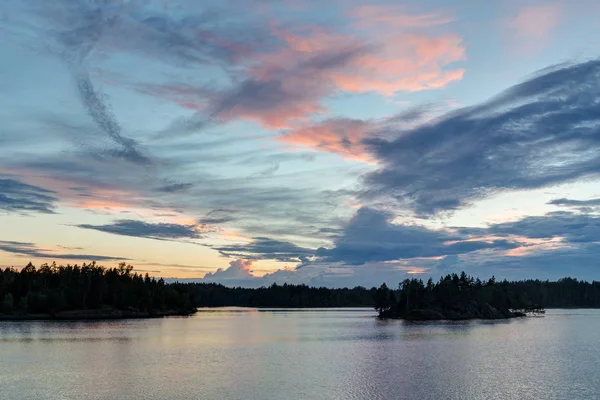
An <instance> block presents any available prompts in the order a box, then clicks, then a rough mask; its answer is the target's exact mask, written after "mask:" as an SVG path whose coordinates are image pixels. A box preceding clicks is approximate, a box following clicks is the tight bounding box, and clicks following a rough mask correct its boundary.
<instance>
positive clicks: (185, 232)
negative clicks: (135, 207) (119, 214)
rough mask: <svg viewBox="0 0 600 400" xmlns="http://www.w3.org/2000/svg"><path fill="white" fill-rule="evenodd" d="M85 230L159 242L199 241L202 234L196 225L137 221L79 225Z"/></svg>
mask: <svg viewBox="0 0 600 400" xmlns="http://www.w3.org/2000/svg"><path fill="white" fill-rule="evenodd" d="M77 226H78V227H79V228H83V229H93V230H97V231H100V232H106V233H112V234H115V235H123V236H133V237H141V238H149V239H158V240H174V239H197V238H200V233H199V231H198V228H197V227H196V226H195V225H180V224H170V223H164V222H161V223H149V222H143V221H136V220H118V221H116V222H114V223H112V224H106V225H90V224H80V225H77Z"/></svg>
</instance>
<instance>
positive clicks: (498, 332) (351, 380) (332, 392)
mask: <svg viewBox="0 0 600 400" xmlns="http://www.w3.org/2000/svg"><path fill="white" fill-rule="evenodd" d="M0 398H1V399H82V398H89V399H123V398H131V399H188V398H189V399H600V311H599V310H569V311H563V310H550V311H548V313H547V314H546V316H545V317H543V318H528V319H520V320H513V321H510V322H496V323H491V322H470V323H454V324H451V323H446V324H444V323H426V324H410V323H404V322H402V321H378V320H376V319H375V318H373V312H372V311H371V310H348V309H342V310H326V311H322V310H320V311H319V310H309V311H294V310H285V311H256V310H244V309H220V310H213V311H206V312H200V313H199V314H198V315H196V316H193V317H190V318H167V319H157V320H132V321H116V322H87V323H81V322H78V323H72V322H68V323H65V322H0Z"/></svg>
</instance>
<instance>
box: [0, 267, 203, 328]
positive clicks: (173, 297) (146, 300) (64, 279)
mask: <svg viewBox="0 0 600 400" xmlns="http://www.w3.org/2000/svg"><path fill="white" fill-rule="evenodd" d="M194 310H195V307H194V306H193V304H192V302H191V296H190V294H189V292H187V291H185V290H181V288H180V287H178V286H177V285H167V284H165V282H164V280H163V279H158V280H156V279H154V278H151V277H150V276H149V275H148V274H146V275H145V276H142V275H141V274H138V273H134V272H133V267H132V266H131V265H126V264H125V263H120V264H119V265H118V267H115V268H105V267H103V266H99V265H96V263H94V262H92V263H90V264H85V263H84V264H82V265H81V266H79V265H66V266H63V265H60V266H57V265H56V264H54V263H53V264H51V265H48V264H43V265H42V266H40V267H39V268H38V269H36V268H35V266H34V265H33V264H31V263H29V264H28V265H27V266H25V267H24V268H22V269H21V270H20V271H18V270H16V269H14V268H6V269H4V270H1V269H0V319H1V318H2V316H3V315H4V317H5V319H6V318H7V317H8V316H10V317H11V319H14V318H16V319H18V318H28V317H35V318H38V317H39V318H57V319H88V318H90V319H93V318H122V317H131V318H133V317H153V316H165V315H188V314H191V313H193V312H194Z"/></svg>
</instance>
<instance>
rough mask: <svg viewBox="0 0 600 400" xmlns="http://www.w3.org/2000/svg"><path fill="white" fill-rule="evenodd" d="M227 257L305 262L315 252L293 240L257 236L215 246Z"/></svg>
mask: <svg viewBox="0 0 600 400" xmlns="http://www.w3.org/2000/svg"><path fill="white" fill-rule="evenodd" d="M214 248H215V249H216V250H218V251H219V252H220V253H221V254H223V255H224V256H227V257H246V258H252V259H254V260H262V259H266V260H277V261H296V262H304V261H306V260H307V258H306V257H309V256H312V255H314V253H315V250H313V249H307V248H303V247H299V246H297V245H295V244H294V243H291V242H286V241H280V240H274V239H270V238H267V237H255V238H253V239H252V242H250V243H248V244H236V245H229V246H216V247H214Z"/></svg>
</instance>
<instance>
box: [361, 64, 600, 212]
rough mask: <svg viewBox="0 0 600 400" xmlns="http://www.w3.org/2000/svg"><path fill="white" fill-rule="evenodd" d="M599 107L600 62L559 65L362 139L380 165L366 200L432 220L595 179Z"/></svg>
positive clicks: (598, 160)
mask: <svg viewBox="0 0 600 400" xmlns="http://www.w3.org/2000/svg"><path fill="white" fill-rule="evenodd" d="M599 101H600V60H592V61H587V62H582V63H579V64H571V65H566V66H565V65H561V66H558V67H556V68H552V69H546V70H544V71H542V72H541V73H540V74H539V75H538V76H536V77H533V78H532V79H530V80H528V81H526V82H524V83H521V84H519V85H516V86H514V87H512V88H510V89H508V90H507V91H505V92H504V93H502V94H501V95H499V96H498V97H496V98H494V99H492V100H490V101H488V102H486V103H483V104H481V105H478V106H475V107H468V108H463V109H461V110H458V111H455V112H451V113H449V114H447V115H446V116H444V117H441V118H439V119H437V120H435V121H433V122H431V123H429V124H425V125H422V126H420V127H417V128H415V129H413V130H411V131H408V132H403V133H402V135H400V136H399V137H398V138H396V139H394V140H391V141H388V140H384V139H381V138H379V139H367V140H366V141H365V143H366V145H367V146H368V147H369V149H370V150H371V151H372V152H373V154H374V156H375V157H376V159H378V160H379V162H380V164H381V165H382V167H381V168H380V169H379V170H377V171H375V172H373V173H371V174H369V175H367V177H366V180H365V183H366V185H367V190H366V195H367V197H381V196H383V197H391V198H393V199H395V200H397V201H398V202H400V203H401V204H403V205H404V206H407V207H409V208H412V209H413V210H415V211H416V212H417V213H419V214H422V215H430V214H434V213H437V212H441V211H451V210H455V209H457V208H460V207H463V206H465V205H466V204H468V203H470V202H472V201H474V200H477V199H480V198H483V197H486V196H489V195H490V194H492V193H494V192H497V191H502V190H516V189H534V188H540V187H545V186H549V185H553V184H559V183H563V182H569V181H573V180H576V179H580V178H584V177H591V176H595V175H597V174H598V173H599V172H600V122H599V118H600V113H599V111H598V102H599ZM388 134H393V132H389V133H388Z"/></svg>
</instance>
